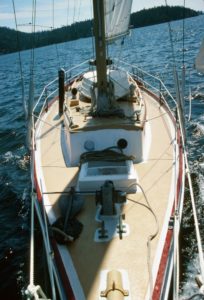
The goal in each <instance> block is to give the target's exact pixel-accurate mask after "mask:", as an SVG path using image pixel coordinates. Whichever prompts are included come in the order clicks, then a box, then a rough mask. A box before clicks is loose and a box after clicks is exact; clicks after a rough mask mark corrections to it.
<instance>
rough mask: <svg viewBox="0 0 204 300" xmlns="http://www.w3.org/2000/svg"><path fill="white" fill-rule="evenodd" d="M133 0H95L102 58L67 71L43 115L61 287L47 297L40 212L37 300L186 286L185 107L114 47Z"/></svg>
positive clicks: (36, 195)
mask: <svg viewBox="0 0 204 300" xmlns="http://www.w3.org/2000/svg"><path fill="white" fill-rule="evenodd" d="M131 4H132V1H127V0H125V1H121V0H120V1H107V0H105V1H102V0H100V1H98V0H94V1H93V12H94V37H95V51H96V56H95V59H93V60H90V61H88V62H85V63H84V64H80V65H79V66H76V67H74V68H72V69H71V70H67V71H64V70H63V69H61V70H60V71H59V77H58V78H57V79H55V80H53V81H51V82H50V83H48V85H46V86H45V88H44V89H43V91H42V93H41V95H40V97H39V99H38V101H37V103H36V104H35V106H34V108H33V113H32V116H33V120H32V121H33V127H32V184H33V189H32V208H33V210H35V212H36V214H37V219H38V222H39V224H40V228H41V232H42V236H43V241H44V248H45V253H46V260H47V269H48V271H47V279H48V281H49V282H50V289H49V291H48V292H47V291H45V287H43V285H42V284H41V283H40V282H39V281H40V279H39V278H38V279H37V278H36V279H35V280H34V278H33V268H34V266H33V255H34V245H33V243H34V239H33V235H34V225H35V224H34V214H32V224H33V225H32V227H31V265H30V285H29V286H28V290H27V294H28V295H31V296H32V297H36V299H38V298H37V297H38V296H39V295H40V297H41V298H44V299H47V298H51V299H75V300H85V299H87V300H96V299H98V300H103V299H109V300H110V299H112V300H113V299H117V300H120V299H121V300H122V299H124V300H125V299H128V300H130V299H132V300H135V299H138V300H139V299H154V300H156V299H163V300H164V299H168V297H169V295H170V293H171V290H172V289H171V286H172V284H171V283H172V281H173V282H177V281H176V278H177V277H178V274H177V265H178V262H177V257H178V236H179V229H180V223H181V218H182V210H183V200H184V184H185V180H184V179H185V167H184V156H183V127H182V124H181V121H180V120H181V119H182V118H181V117H180V111H179V107H180V106H179V105H178V104H177V102H176V101H175V99H174V98H173V96H172V95H171V94H170V92H169V91H168V89H167V88H166V87H165V85H164V84H163V82H162V81H161V80H160V79H159V78H157V77H154V78H153V76H152V75H150V74H148V73H146V72H143V71H142V70H141V69H138V68H137V67H136V66H133V65H131V64H128V63H126V62H123V61H120V62H119V61H114V60H113V59H111V58H109V57H108V56H107V52H106V44H107V43H109V42H113V41H114V40H116V39H118V38H121V37H124V36H125V35H127V34H128V32H129V20H130V12H131ZM70 74H72V75H70ZM147 77H149V78H150V80H151V79H154V82H155V86H153V85H152V84H151V83H148V81H146V80H145V81H144V80H143V78H147ZM48 91H49V93H48ZM164 95H167V96H168V97H169V98H171V101H172V102H174V104H175V107H176V108H177V117H176V116H175V111H174V112H173V111H172V110H171V109H170V107H169V105H168V102H167V99H166V98H165V96H164ZM35 281H37V283H40V285H37V286H36V282H35ZM174 288H178V286H177V287H174ZM47 293H49V295H48V294H47Z"/></svg>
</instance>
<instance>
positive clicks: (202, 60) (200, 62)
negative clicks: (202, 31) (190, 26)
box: [195, 40, 204, 73]
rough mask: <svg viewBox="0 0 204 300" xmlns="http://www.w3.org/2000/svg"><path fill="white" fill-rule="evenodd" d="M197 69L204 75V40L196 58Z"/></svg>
mask: <svg viewBox="0 0 204 300" xmlns="http://www.w3.org/2000/svg"><path fill="white" fill-rule="evenodd" d="M195 67H196V70H197V71H198V72H201V73H204V40H203V42H202V45H201V47H200V51H199V53H198V55H197V57H196V61H195Z"/></svg>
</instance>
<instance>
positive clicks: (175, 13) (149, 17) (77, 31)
mask: <svg viewBox="0 0 204 300" xmlns="http://www.w3.org/2000/svg"><path fill="white" fill-rule="evenodd" d="M201 13H202V12H196V11H194V10H192V9H189V8H183V7H180V6H160V7H154V8H150V9H143V10H141V11H139V12H135V13H133V14H132V15H131V26H132V27H133V28H136V27H143V26H148V25H153V24H159V23H163V22H168V21H172V20H179V19H182V18H189V17H194V16H198V15H199V14H201ZM92 27H93V23H92V20H87V21H82V22H77V23H74V24H72V25H71V26H64V27H61V28H58V29H54V30H52V31H50V30H49V31H41V32H36V33H35V34H31V33H25V32H21V31H16V30H13V29H9V28H7V27H0V54H4V53H10V52H15V51H18V50H19V49H20V50H25V49H30V48H32V47H42V46H46V45H50V44H55V43H62V42H66V41H71V40H75V39H79V38H84V37H89V36H91V34H92Z"/></svg>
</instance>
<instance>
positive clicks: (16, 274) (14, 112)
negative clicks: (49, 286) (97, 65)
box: [0, 15, 204, 300]
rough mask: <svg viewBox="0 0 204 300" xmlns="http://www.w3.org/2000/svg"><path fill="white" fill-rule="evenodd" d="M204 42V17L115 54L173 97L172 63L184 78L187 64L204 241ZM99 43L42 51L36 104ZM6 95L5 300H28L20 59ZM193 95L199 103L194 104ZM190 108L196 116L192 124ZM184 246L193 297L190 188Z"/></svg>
mask: <svg viewBox="0 0 204 300" xmlns="http://www.w3.org/2000/svg"><path fill="white" fill-rule="evenodd" d="M183 25H184V30H183ZM183 32H184V38H185V39H184V40H183ZM203 38H204V15H201V16H199V17H194V18H190V19H186V20H185V22H183V21H175V22H172V23H171V24H168V23H165V24H161V25H154V26H149V27H144V28H139V29H134V30H132V32H131V36H130V37H128V38H126V39H125V41H124V43H117V44H113V45H111V46H110V48H109V55H110V56H114V57H117V58H119V59H123V60H126V61H127V62H129V63H130V64H135V65H138V66H140V67H142V68H144V69H145V70H146V71H148V72H151V73H152V74H154V75H159V76H161V77H162V79H163V81H164V83H165V84H166V85H167V86H168V88H169V90H170V91H171V92H172V93H173V94H175V93H174V80H173V73H172V70H173V64H174V63H175V65H176V68H177V71H178V72H179V74H180V73H181V67H182V61H183V59H184V61H185V66H186V86H185V88H186V92H185V95H186V96H185V113H186V120H187V121H186V132H187V150H188V157H189V162H190V167H191V172H192V179H193V186H194V192H195V200H196V207H197V213H198V218H199V223H200V230H201V236H202V238H203V240H204V218H203V215H204V154H203V153H204V75H202V74H199V73H198V72H197V71H196V70H195V68H194V62H195V57H196V55H197V53H198V50H199V46H200V44H201V41H202V39H203ZM171 41H172V43H171ZM92 45H93V41H92V39H91V38H87V39H80V40H77V41H73V42H68V43H63V44H59V45H52V46H48V47H44V48H39V49H36V50H35V52H34V61H35V64H34V65H35V68H34V78H35V80H34V86H35V89H34V90H35V100H36V99H37V98H38V96H39V94H40V92H41V90H42V88H43V86H44V85H45V84H46V83H48V82H49V81H51V80H52V79H54V78H55V77H56V76H57V72H58V69H59V68H61V67H63V68H64V69H68V68H70V67H71V66H74V65H75V64H79V63H81V62H83V61H85V60H87V59H89V58H90V57H91V58H92V57H93V46H92ZM183 46H184V51H183ZM21 63H22V71H23V72H22V75H23V86H24V93H25V99H26V100H27V101H28V98H29V83H30V67H31V52H30V51H24V52H22V53H21ZM0 91H1V93H0V299H4V300H6V299H9V300H11V299H13V300H17V299H22V298H23V295H24V292H23V290H24V289H25V287H26V286H27V284H28V275H29V238H30V236H29V234H30V229H29V227H30V187H31V183H30V167H29V158H28V155H29V152H28V150H27V148H26V147H25V138H26V126H27V125H26V120H25V115H24V109H23V104H22V80H21V76H20V67H19V55H18V53H14V54H8V55H2V56H0ZM190 92H191V97H192V101H189V93H190ZM190 103H191V106H192V107H191V108H192V113H191V117H190V120H188V119H189V111H190ZM203 245H204V244H203ZM181 248H182V249H181V259H182V262H181V274H182V276H181V284H180V299H187V298H189V297H190V296H191V295H193V294H194V293H196V292H198V288H197V285H196V283H195V276H196V275H197V274H198V273H199V272H200V266H199V260H198V253H197V242H196V238H195V230H194V225H193V217H192V209H191V203H190V198H189V194H188V189H187V193H186V201H185V205H184V220H183V229H182V239H181ZM36 282H37V278H36ZM196 299H200V298H199V297H197V298H196Z"/></svg>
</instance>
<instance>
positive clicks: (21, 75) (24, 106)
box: [12, 0, 28, 120]
mask: <svg viewBox="0 0 204 300" xmlns="http://www.w3.org/2000/svg"><path fill="white" fill-rule="evenodd" d="M12 4H13V13H14V19H15V26H16V38H17V46H18V60H19V67H20V77H21V92H22V102H23V108H24V114H25V119H26V120H27V119H28V107H27V104H26V100H25V88H24V76H23V67H22V60H21V51H20V41H19V31H18V24H17V17H16V9H15V3H14V0H12Z"/></svg>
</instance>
